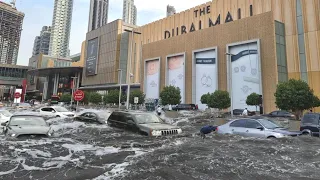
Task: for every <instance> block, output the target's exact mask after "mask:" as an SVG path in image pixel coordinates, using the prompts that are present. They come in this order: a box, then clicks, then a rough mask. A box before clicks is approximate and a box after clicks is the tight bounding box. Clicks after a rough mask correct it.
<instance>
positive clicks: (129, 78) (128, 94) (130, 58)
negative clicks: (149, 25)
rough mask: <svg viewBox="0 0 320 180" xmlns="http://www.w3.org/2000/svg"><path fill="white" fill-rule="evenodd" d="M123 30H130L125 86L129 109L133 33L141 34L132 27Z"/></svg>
mask: <svg viewBox="0 0 320 180" xmlns="http://www.w3.org/2000/svg"><path fill="white" fill-rule="evenodd" d="M124 31H127V32H131V45H130V46H131V47H130V54H129V59H128V61H129V64H128V68H127V69H128V70H129V73H127V74H128V75H127V80H128V88H127V104H126V105H127V109H129V99H130V86H131V77H133V74H132V73H131V60H132V55H133V38H134V37H133V35H134V34H141V33H140V32H135V31H134V29H132V30H128V29H125V30H124Z"/></svg>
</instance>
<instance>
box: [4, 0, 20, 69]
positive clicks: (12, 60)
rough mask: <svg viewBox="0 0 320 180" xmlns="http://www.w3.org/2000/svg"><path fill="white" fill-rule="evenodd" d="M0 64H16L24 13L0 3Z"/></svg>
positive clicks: (12, 6)
mask: <svg viewBox="0 0 320 180" xmlns="http://www.w3.org/2000/svg"><path fill="white" fill-rule="evenodd" d="M0 19H1V20H0V63H1V64H17V58H18V51H19V45H20V37H21V31H22V23H23V19H24V13H22V12H19V11H18V10H17V9H16V7H15V6H14V3H12V5H10V4H7V3H4V2H1V1H0Z"/></svg>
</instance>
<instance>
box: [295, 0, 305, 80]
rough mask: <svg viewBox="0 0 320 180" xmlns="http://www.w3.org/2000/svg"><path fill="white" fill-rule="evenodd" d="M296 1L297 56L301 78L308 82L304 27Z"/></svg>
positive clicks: (299, 3) (299, 5) (298, 2)
mask: <svg viewBox="0 0 320 180" xmlns="http://www.w3.org/2000/svg"><path fill="white" fill-rule="evenodd" d="M296 2H297V8H296V13H297V30H298V44H299V58H300V73H301V79H302V80H304V81H306V82H308V73H307V61H306V54H305V53H306V51H305V42H304V27H303V16H302V7H301V0H296Z"/></svg>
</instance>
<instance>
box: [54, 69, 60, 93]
mask: <svg viewBox="0 0 320 180" xmlns="http://www.w3.org/2000/svg"><path fill="white" fill-rule="evenodd" d="M58 85H59V74H55V75H54V81H53V95H57V94H58Z"/></svg>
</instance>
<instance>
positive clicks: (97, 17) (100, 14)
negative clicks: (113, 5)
mask: <svg viewBox="0 0 320 180" xmlns="http://www.w3.org/2000/svg"><path fill="white" fill-rule="evenodd" d="M108 8H109V0H91V1H90V12H89V25H88V31H92V30H95V29H97V28H99V27H101V26H103V25H105V24H107V23H108Z"/></svg>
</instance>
